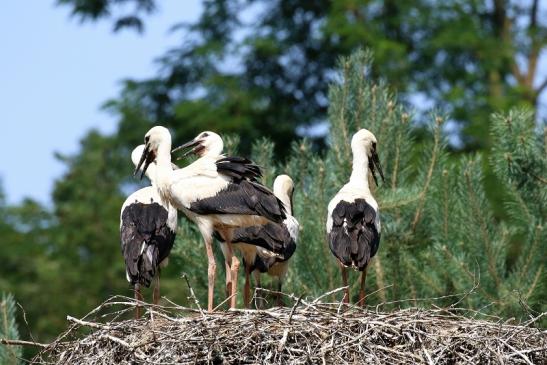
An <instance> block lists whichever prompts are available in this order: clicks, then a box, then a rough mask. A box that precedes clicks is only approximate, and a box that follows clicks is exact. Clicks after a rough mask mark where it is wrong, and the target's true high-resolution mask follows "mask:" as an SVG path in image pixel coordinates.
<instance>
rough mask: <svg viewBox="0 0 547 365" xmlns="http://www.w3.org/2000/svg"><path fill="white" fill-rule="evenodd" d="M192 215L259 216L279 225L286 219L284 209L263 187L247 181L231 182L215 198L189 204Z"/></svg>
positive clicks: (279, 201)
mask: <svg viewBox="0 0 547 365" xmlns="http://www.w3.org/2000/svg"><path fill="white" fill-rule="evenodd" d="M190 210H191V211H192V212H194V213H197V214H201V215H207V214H245V215H260V216H263V217H265V218H267V219H269V220H271V221H273V222H277V223H281V222H283V220H284V219H285V218H286V212H285V207H284V206H283V203H282V202H281V200H279V199H278V198H277V197H276V196H275V195H274V194H273V193H272V192H271V191H270V190H268V189H267V188H266V187H265V186H263V185H261V184H259V183H257V182H254V181H248V180H241V181H239V182H237V183H236V182H233V183H230V184H228V186H227V187H226V188H225V189H223V190H221V191H219V192H218V193H217V194H216V195H215V196H212V197H208V198H204V199H199V200H197V201H195V202H193V203H192V204H190Z"/></svg>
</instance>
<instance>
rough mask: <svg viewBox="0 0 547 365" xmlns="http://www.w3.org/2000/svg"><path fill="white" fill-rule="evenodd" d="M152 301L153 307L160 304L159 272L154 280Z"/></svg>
mask: <svg viewBox="0 0 547 365" xmlns="http://www.w3.org/2000/svg"><path fill="white" fill-rule="evenodd" d="M152 301H153V303H154V304H155V305H157V304H158V303H159V302H160V270H159V269H158V274H157V275H156V277H155V278H154V292H153V293H152Z"/></svg>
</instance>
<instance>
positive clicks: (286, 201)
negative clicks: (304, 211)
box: [274, 194, 292, 215]
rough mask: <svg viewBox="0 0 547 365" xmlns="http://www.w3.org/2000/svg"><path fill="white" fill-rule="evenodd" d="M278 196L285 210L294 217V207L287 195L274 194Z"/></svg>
mask: <svg viewBox="0 0 547 365" xmlns="http://www.w3.org/2000/svg"><path fill="white" fill-rule="evenodd" d="M274 195H276V196H277V198H278V199H279V200H281V202H282V203H283V205H284V206H285V210H286V211H287V213H288V214H289V215H292V206H291V199H290V198H289V196H288V195H287V194H274Z"/></svg>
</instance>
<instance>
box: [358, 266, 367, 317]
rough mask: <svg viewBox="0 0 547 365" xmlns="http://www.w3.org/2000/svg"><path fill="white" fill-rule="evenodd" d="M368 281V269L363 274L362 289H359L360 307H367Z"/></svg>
mask: <svg viewBox="0 0 547 365" xmlns="http://www.w3.org/2000/svg"><path fill="white" fill-rule="evenodd" d="M366 280H367V268H366V267H365V269H364V270H363V271H362V272H361V288H360V289H359V305H360V306H361V307H364V306H365V281H366Z"/></svg>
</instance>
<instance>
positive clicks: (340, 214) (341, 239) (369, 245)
mask: <svg viewBox="0 0 547 365" xmlns="http://www.w3.org/2000/svg"><path fill="white" fill-rule="evenodd" d="M375 218H376V211H375V210H374V209H373V208H372V206H370V205H369V204H368V203H367V202H366V201H365V200H364V199H356V200H355V201H354V202H353V203H348V202H346V201H340V202H339V203H338V205H337V206H336V207H335V208H334V210H333V212H332V221H333V225H332V229H331V231H330V233H329V237H328V239H329V247H330V250H331V252H332V253H333V254H334V256H336V257H337V258H338V259H339V260H340V262H342V263H343V264H344V265H346V266H355V267H357V268H358V269H359V270H360V271H363V270H364V269H365V268H366V267H367V265H368V263H369V261H370V259H371V258H372V257H374V255H376V252H377V251H378V247H379V245H380V233H379V232H378V231H377V230H376V226H375V225H374V220H375Z"/></svg>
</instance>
